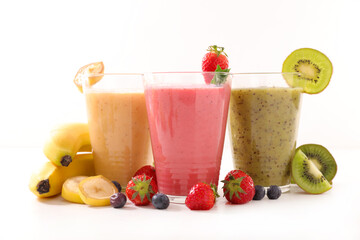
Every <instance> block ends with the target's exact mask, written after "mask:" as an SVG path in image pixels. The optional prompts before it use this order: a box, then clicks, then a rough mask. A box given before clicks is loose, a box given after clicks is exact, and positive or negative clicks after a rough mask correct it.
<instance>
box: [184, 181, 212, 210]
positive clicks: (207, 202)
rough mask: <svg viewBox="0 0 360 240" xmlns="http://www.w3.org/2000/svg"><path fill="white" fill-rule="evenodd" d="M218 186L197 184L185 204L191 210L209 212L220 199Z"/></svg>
mask: <svg viewBox="0 0 360 240" xmlns="http://www.w3.org/2000/svg"><path fill="white" fill-rule="evenodd" d="M218 196H219V195H218V193H217V191H216V186H215V185H213V184H211V185H209V184H206V183H198V184H195V185H194V186H193V187H192V188H191V189H190V192H189V194H188V195H187V197H186V199H185V204H186V206H187V207H188V208H190V209H191V210H209V209H211V208H212V207H213V206H214V204H215V200H216V197H218Z"/></svg>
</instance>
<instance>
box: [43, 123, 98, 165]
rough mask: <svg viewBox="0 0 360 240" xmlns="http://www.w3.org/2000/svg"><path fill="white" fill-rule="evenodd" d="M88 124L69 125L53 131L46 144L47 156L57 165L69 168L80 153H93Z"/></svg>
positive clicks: (63, 125) (60, 126) (45, 152)
mask: <svg viewBox="0 0 360 240" xmlns="http://www.w3.org/2000/svg"><path fill="white" fill-rule="evenodd" d="M91 150H92V148H91V143H90V137H89V127H88V125H87V124H86V123H67V124H62V125H59V126H57V127H56V128H54V129H52V130H51V132H50V135H49V137H48V139H47V140H46V142H45V145H44V148H43V151H44V154H45V156H46V157H47V158H48V159H49V160H50V161H51V162H52V163H54V164H55V165H57V166H64V167H67V166H69V164H70V163H71V162H72V161H73V158H74V157H75V155H76V154H77V153H78V152H81V151H89V152H91Z"/></svg>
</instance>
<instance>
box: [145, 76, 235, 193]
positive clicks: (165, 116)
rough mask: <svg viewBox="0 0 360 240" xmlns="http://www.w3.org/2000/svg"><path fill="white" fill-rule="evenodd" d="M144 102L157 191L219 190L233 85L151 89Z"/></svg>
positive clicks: (147, 90)
mask: <svg viewBox="0 0 360 240" xmlns="http://www.w3.org/2000/svg"><path fill="white" fill-rule="evenodd" d="M145 98H146V106H147V112H148V119H149V127H150V136H151V143H152V149H153V154H154V159H155V168H156V175H157V183H158V188H159V191H160V192H163V193H165V194H168V195H174V196H186V195H187V194H188V192H189V190H190V188H191V187H192V186H193V185H195V184H196V183H199V182H206V183H209V184H210V183H213V184H215V185H218V180H219V171H220V164H221V158H222V152H223V146H224V136H225V128H226V120H227V116H228V106H229V98H230V85H229V84H228V83H226V84H224V85H223V86H221V87H216V86H214V85H196V86H195V85H194V86H189V87H180V86H179V87H177V86H175V87H174V86H156V85H155V86H147V87H146V89H145Z"/></svg>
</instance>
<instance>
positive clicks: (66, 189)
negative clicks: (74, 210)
mask: <svg viewBox="0 0 360 240" xmlns="http://www.w3.org/2000/svg"><path fill="white" fill-rule="evenodd" d="M85 178H88V177H87V176H76V177H72V178H68V179H67V180H66V181H65V182H64V184H63V186H62V190H61V196H62V197H63V198H64V199H65V200H67V201H69V202H74V203H84V202H83V200H81V198H80V195H79V184H80V182H81V181H82V180H84V179H85Z"/></svg>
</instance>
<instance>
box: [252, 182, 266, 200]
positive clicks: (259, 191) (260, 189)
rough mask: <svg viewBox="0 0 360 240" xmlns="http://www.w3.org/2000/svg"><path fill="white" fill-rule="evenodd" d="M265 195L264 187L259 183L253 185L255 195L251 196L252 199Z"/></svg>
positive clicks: (258, 198)
mask: <svg viewBox="0 0 360 240" xmlns="http://www.w3.org/2000/svg"><path fill="white" fill-rule="evenodd" d="M264 196H265V188H264V187H263V186H260V185H256V186H255V195H254V197H253V200H261V199H263V198H264Z"/></svg>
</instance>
